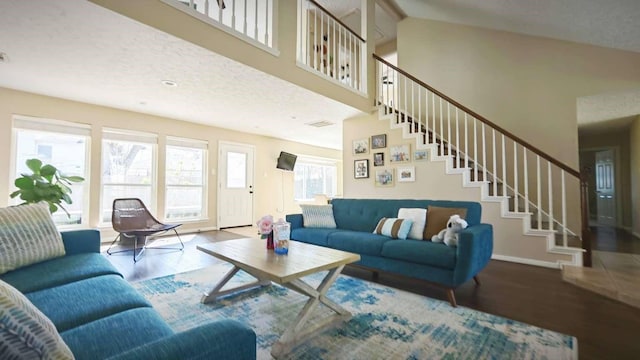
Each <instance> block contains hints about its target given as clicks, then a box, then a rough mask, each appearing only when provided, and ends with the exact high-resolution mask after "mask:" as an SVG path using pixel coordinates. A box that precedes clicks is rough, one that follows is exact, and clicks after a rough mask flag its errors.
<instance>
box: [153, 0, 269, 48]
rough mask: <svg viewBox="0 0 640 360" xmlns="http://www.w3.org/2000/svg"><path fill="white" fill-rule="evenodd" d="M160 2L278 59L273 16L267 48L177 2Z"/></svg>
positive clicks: (163, 0) (167, 0)
mask: <svg viewBox="0 0 640 360" xmlns="http://www.w3.org/2000/svg"><path fill="white" fill-rule="evenodd" d="M160 1H161V2H163V3H165V4H167V5H169V6H171V7H173V8H176V9H178V10H180V11H182V12H183V13H186V14H188V15H191V16H193V17H194V18H196V19H198V20H200V21H202V22H204V23H206V24H209V25H211V26H213V27H215V28H216V29H218V30H221V31H224V32H225V33H227V34H229V35H231V36H235V37H237V38H238V39H240V40H242V41H244V42H246V43H248V44H249V45H253V46H254V47H257V48H258V49H260V50H262V51H265V52H267V53H269V54H271V55H273V56H275V57H280V51H279V50H278V49H277V48H276V45H277V41H275V39H276V37H275V36H276V35H277V31H275V30H274V29H277V28H278V26H277V25H278V24H277V23H276V22H275V20H277V18H276V17H275V16H274V19H272V21H271V30H272V31H271V34H272V35H271V44H272V46H273V47H269V46H268V45H265V44H263V43H261V42H259V41H258V40H255V39H254V38H252V37H249V36H247V35H245V34H243V33H240V32H238V31H235V30H232V29H231V28H230V27H229V26H227V25H224V24H221V23H220V22H218V21H216V20H214V19H212V18H210V17H208V16H206V15H204V14H201V13H199V12H198V11H196V10H194V9H192V8H190V7H188V6H185V5H183V4H181V3H179V2H177V1H175V0H160ZM276 5H277V2H276V1H274V2H273V13H274V14H275V13H277V12H278V9H277V8H276Z"/></svg>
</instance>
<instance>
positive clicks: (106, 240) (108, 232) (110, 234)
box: [100, 226, 218, 244]
mask: <svg viewBox="0 0 640 360" xmlns="http://www.w3.org/2000/svg"><path fill="white" fill-rule="evenodd" d="M216 230H218V228H217V227H215V226H210V227H203V228H193V229H189V228H184V229H181V228H178V233H179V234H180V235H187V234H197V233H201V232H205V231H216ZM117 235H118V233H117V232H115V231H114V230H113V229H104V233H103V231H101V232H100V238H101V239H100V243H101V244H110V243H111V242H113V240H114V239H115V237H116V236H117ZM171 236H176V234H174V233H173V231H172V232H170V233H166V234H162V235H159V236H157V237H158V238H162V237H171Z"/></svg>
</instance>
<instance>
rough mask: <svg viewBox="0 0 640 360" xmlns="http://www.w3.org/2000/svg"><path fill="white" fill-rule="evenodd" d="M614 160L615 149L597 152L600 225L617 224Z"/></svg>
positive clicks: (597, 190)
mask: <svg viewBox="0 0 640 360" xmlns="http://www.w3.org/2000/svg"><path fill="white" fill-rule="evenodd" d="M614 160H615V159H614V154H613V150H605V151H598V152H597V153H596V197H597V199H598V201H597V207H598V224H600V225H608V226H615V225H616V193H615V175H614V174H615V171H614V170H615V166H614V164H615V161H614Z"/></svg>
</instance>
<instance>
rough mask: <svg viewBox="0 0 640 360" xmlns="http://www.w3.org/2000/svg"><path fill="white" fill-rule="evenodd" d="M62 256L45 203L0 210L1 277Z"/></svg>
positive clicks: (58, 237)
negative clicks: (24, 267)
mask: <svg viewBox="0 0 640 360" xmlns="http://www.w3.org/2000/svg"><path fill="white" fill-rule="evenodd" d="M64 254H65V251H64V243H63V242H62V237H61V235H60V233H59V232H58V229H56V224H54V223H53V220H52V219H51V213H49V205H48V204H47V203H45V202H40V203H37V204H27V205H18V206H10V207H8V208H4V209H0V274H3V273H6V272H7V271H11V270H14V269H18V268H21V267H23V266H27V265H31V264H35V263H38V262H41V261H44V260H48V259H52V258H56V257H60V256H64Z"/></svg>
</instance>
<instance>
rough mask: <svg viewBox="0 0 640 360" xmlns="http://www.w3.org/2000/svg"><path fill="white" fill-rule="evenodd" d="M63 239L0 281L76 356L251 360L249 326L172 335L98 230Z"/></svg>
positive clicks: (229, 323) (213, 326)
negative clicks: (107, 253)
mask: <svg viewBox="0 0 640 360" xmlns="http://www.w3.org/2000/svg"><path fill="white" fill-rule="evenodd" d="M62 238H63V241H64V246H65V251H66V255H65V256H63V257H59V258H55V259H52V260H48V261H44V262H40V263H37V264H33V265H30V266H26V267H23V268H19V269H16V270H13V271H10V272H7V273H5V274H2V275H0V279H2V280H3V281H5V282H7V283H9V284H10V285H12V286H13V287H15V288H16V289H18V290H19V291H20V292H22V293H23V294H24V295H25V296H26V297H27V298H28V299H29V300H30V301H31V302H32V303H33V304H34V305H35V306H36V307H37V308H38V309H40V311H42V312H43V313H44V314H45V315H46V316H47V317H48V318H49V319H50V320H51V321H52V322H53V324H54V325H55V326H56V328H57V330H58V332H59V333H60V336H61V337H62V339H63V340H64V341H65V343H66V344H67V345H68V346H69V348H70V349H71V351H72V352H73V354H74V356H75V358H76V359H91V360H95V359H214V358H217V359H255V358H256V335H255V333H254V331H253V330H252V329H251V328H249V327H247V326H246V325H244V324H242V323H239V322H237V321H235V320H223V321H217V322H213V323H209V324H207V325H203V326H200V327H197V328H194V329H191V330H188V331H184V332H181V333H174V331H173V330H172V329H171V328H170V327H169V325H167V323H166V322H165V321H164V320H163V319H162V317H160V315H159V314H158V313H157V312H156V311H155V310H154V309H153V308H152V307H151V304H150V303H149V302H148V301H147V300H146V299H145V298H144V297H142V296H141V295H140V294H138V293H137V292H136V291H135V290H134V289H133V287H132V286H131V285H129V284H128V283H127V282H126V281H125V280H124V279H123V278H122V275H121V274H120V273H118V271H117V270H116V269H115V268H114V267H113V265H111V263H110V262H109V261H108V260H106V259H105V258H104V257H103V256H102V255H101V254H100V234H99V232H98V231H96V230H79V231H70V232H63V233H62ZM199 300H200V299H193V301H199Z"/></svg>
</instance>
